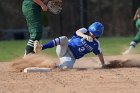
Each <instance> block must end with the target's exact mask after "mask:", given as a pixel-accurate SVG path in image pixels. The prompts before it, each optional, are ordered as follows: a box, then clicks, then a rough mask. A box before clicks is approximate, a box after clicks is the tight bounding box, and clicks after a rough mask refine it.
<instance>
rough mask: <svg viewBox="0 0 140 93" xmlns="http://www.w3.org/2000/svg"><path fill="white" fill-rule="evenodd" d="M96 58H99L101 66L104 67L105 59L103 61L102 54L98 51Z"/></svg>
mask: <svg viewBox="0 0 140 93" xmlns="http://www.w3.org/2000/svg"><path fill="white" fill-rule="evenodd" d="M98 58H99V60H100V62H101V65H102V68H104V67H105V61H104V57H103V54H102V53H100V54H99V55H98Z"/></svg>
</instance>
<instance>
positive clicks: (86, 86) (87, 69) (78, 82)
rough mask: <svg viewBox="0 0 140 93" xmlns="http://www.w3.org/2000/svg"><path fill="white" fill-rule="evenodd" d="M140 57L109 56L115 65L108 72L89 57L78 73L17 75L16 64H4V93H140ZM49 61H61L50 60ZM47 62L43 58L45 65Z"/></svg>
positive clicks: (0, 84) (0, 67) (0, 80)
mask: <svg viewBox="0 0 140 93" xmlns="http://www.w3.org/2000/svg"><path fill="white" fill-rule="evenodd" d="M139 57H140V55H126V56H120V55H119V56H107V57H105V59H106V61H107V62H110V64H111V66H110V65H109V67H110V68H108V69H101V68H100V64H99V62H98V59H97V58H96V57H94V58H91V57H85V58H82V59H80V60H78V61H77V62H76V63H75V65H74V67H75V69H72V70H67V71H60V70H57V69H56V70H53V71H51V72H46V73H24V72H17V71H15V69H13V67H12V66H13V62H1V63H0V93H140V88H139V87H140V68H139V67H140V58H139ZM47 59H48V60H49V61H58V59H54V58H50V59H49V57H47ZM18 60H19V59H18ZM34 60H35V59H34ZM38 60H39V59H38ZM44 60H45V59H44V57H43V59H42V60H41V61H43V62H44ZM20 61H21V60H20ZM24 61H25V60H24ZM26 61H27V60H26ZM39 61H40V60H39ZM27 62H29V61H27ZM14 63H15V62H14ZM21 63H22V65H21V64H20V65H17V66H22V67H23V68H24V67H27V66H32V65H33V64H29V63H28V65H26V66H25V62H21ZM31 63H33V61H31ZM35 63H36V65H34V66H41V67H42V62H41V65H39V63H38V62H37V61H36V62H35ZM114 63H115V66H114ZM23 64H24V66H23ZM112 64H113V65H112ZM118 64H119V65H118ZM23 68H22V69H23ZM76 68H79V69H76ZM81 68H82V69H81Z"/></svg>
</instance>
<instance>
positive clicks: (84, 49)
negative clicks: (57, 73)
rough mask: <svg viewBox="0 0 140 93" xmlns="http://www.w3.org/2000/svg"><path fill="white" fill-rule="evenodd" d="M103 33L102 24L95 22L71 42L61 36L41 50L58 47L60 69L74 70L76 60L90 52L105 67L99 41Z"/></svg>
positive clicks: (82, 29)
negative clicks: (96, 56)
mask: <svg viewBox="0 0 140 93" xmlns="http://www.w3.org/2000/svg"><path fill="white" fill-rule="evenodd" d="M103 31H104V26H103V25H102V24H101V23H100V22H94V23H93V24H92V25H90V26H89V28H88V29H86V28H81V29H79V30H77V31H76V32H75V33H74V35H73V36H72V38H71V39H70V40H68V38H67V37H66V36H61V37H59V38H56V39H54V40H51V41H49V42H48V43H46V44H44V45H42V47H41V49H42V50H44V49H47V48H52V47H55V46H57V48H56V53H57V55H58V57H59V59H60V64H59V65H58V67H60V68H73V65H74V63H75V61H76V59H79V58H81V57H83V56H84V55H85V54H87V53H90V52H93V53H94V54H95V55H98V57H99V60H100V62H101V64H102V66H103V67H104V66H105V64H104V57H103V54H102V51H101V48H100V43H99V41H98V38H100V36H101V35H102V34H103ZM38 45H39V44H38V41H36V45H35V46H36V49H35V50H36V51H35V52H38V51H39V50H40V48H39V47H37V46H38Z"/></svg>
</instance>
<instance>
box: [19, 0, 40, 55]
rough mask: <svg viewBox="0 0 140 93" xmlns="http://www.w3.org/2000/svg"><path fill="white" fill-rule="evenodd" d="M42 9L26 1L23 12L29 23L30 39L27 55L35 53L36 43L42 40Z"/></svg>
mask: <svg viewBox="0 0 140 93" xmlns="http://www.w3.org/2000/svg"><path fill="white" fill-rule="evenodd" d="M40 10H41V8H40V7H39V6H38V5H36V4H35V3H34V2H33V1H32V0H31V1H28V0H27V1H26V0H24V2H23V6H22V11H23V14H24V16H25V18H26V21H27V26H28V30H29V33H30V39H29V41H28V42H27V46H26V50H25V55H27V54H29V53H34V51H33V49H34V41H35V40H38V41H39V40H40V39H41V36H42V22H41V13H40Z"/></svg>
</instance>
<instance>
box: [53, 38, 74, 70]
mask: <svg viewBox="0 0 140 93" xmlns="http://www.w3.org/2000/svg"><path fill="white" fill-rule="evenodd" d="M61 42H62V43H61ZM61 42H60V44H59V45H57V47H56V53H57V56H58V57H59V59H60V64H59V65H58V67H59V68H62V69H66V68H69V69H71V68H73V65H74V63H75V58H74V56H73V54H72V52H71V50H70V49H69V47H68V38H67V37H65V36H63V37H61Z"/></svg>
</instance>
